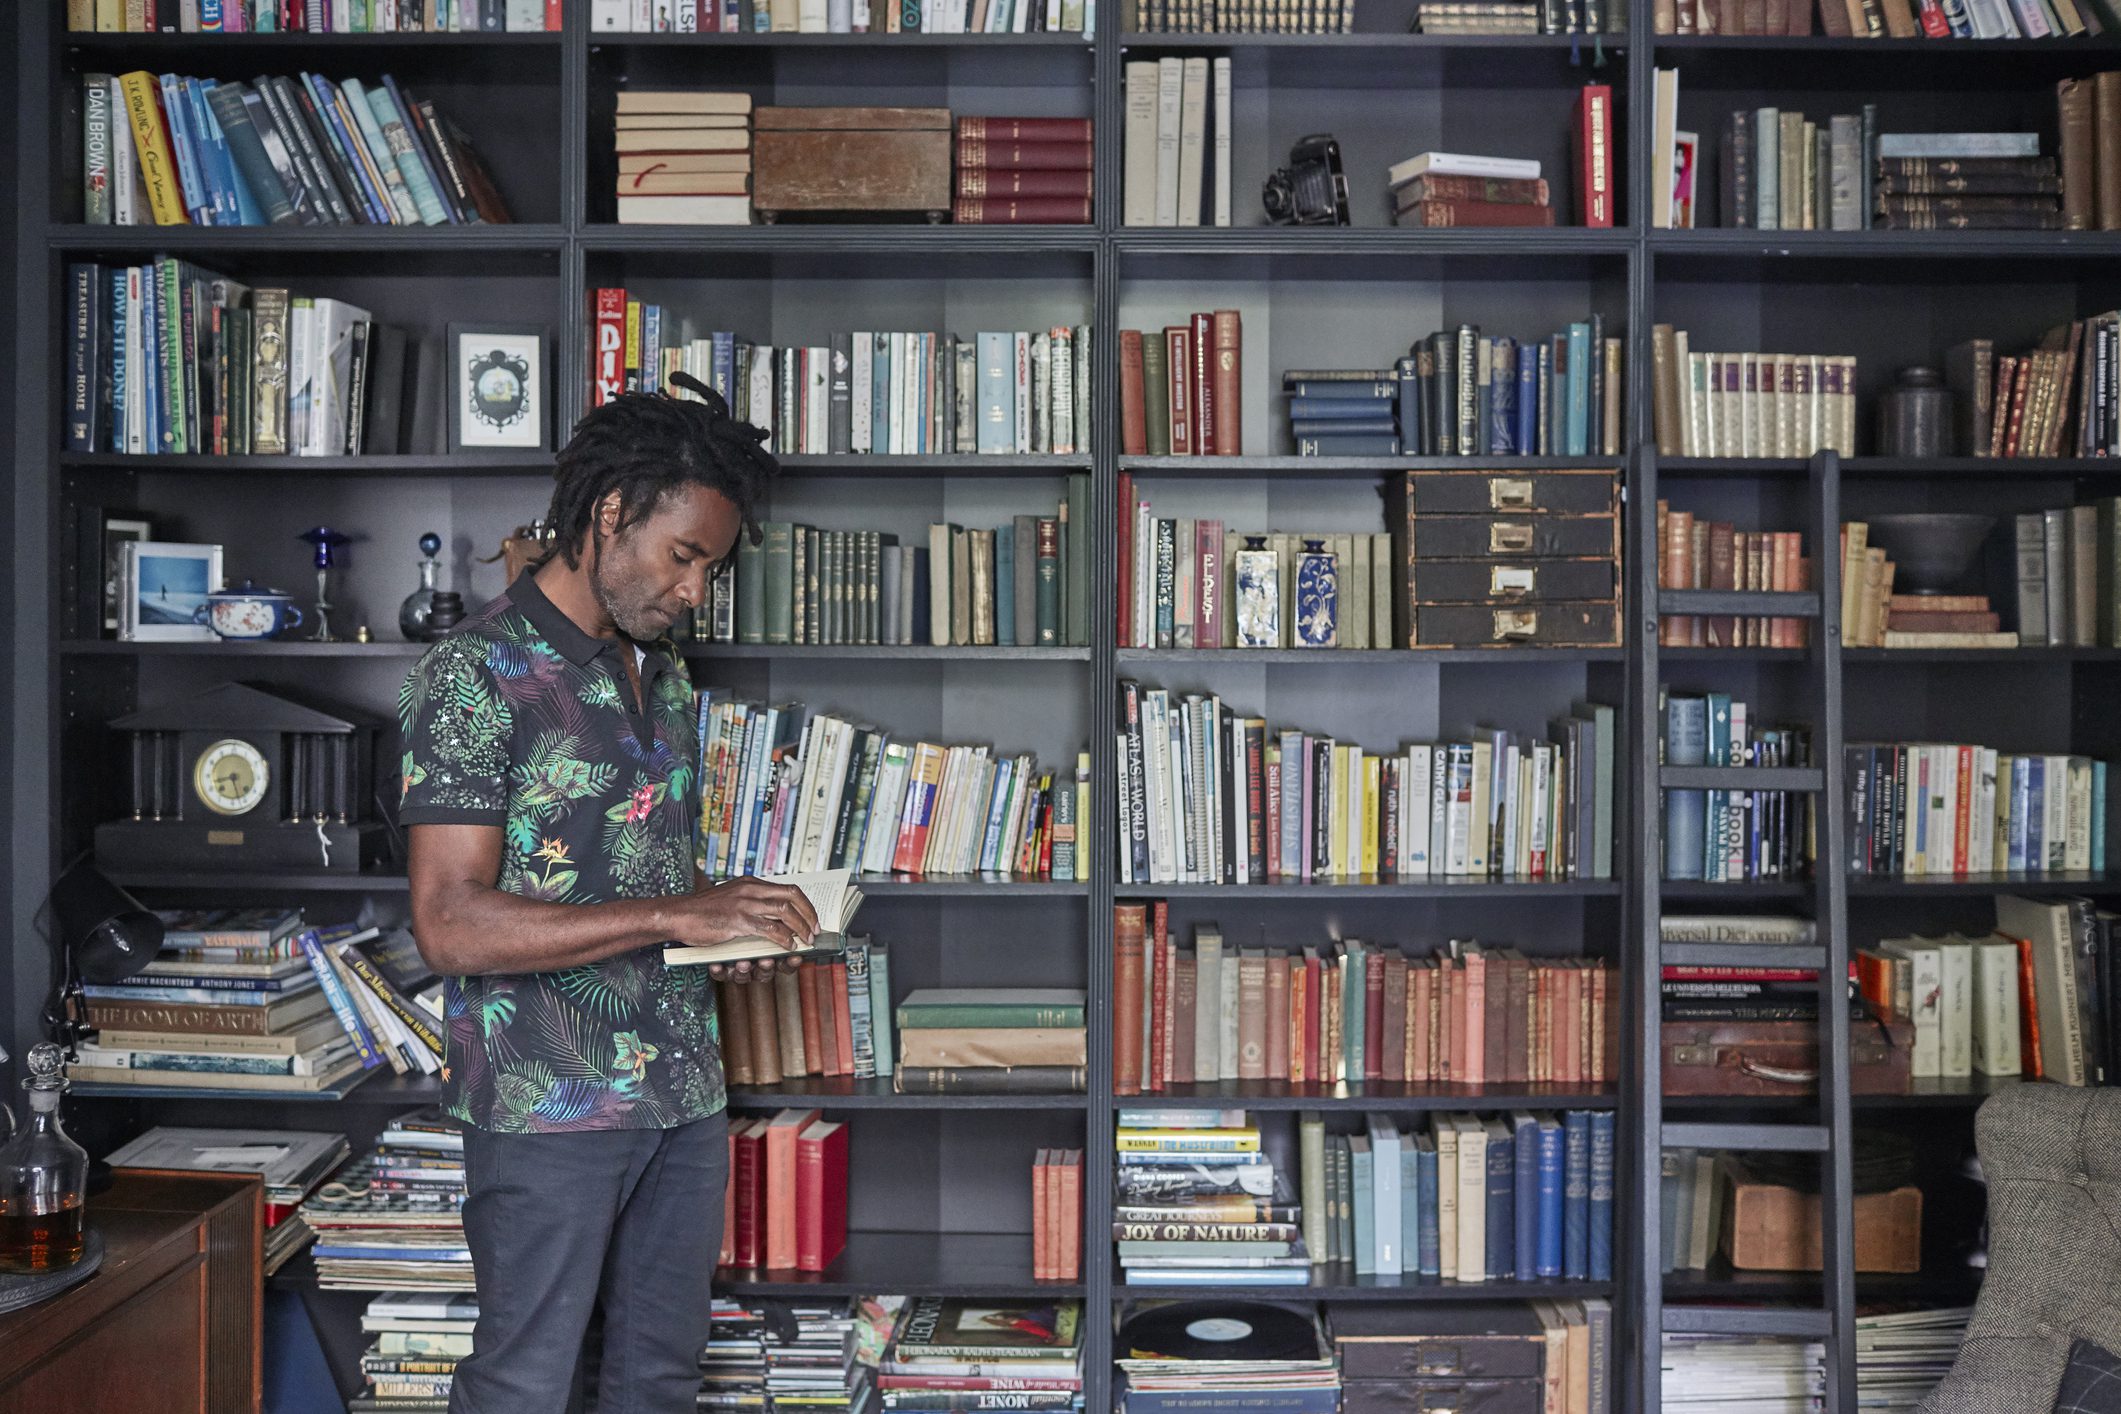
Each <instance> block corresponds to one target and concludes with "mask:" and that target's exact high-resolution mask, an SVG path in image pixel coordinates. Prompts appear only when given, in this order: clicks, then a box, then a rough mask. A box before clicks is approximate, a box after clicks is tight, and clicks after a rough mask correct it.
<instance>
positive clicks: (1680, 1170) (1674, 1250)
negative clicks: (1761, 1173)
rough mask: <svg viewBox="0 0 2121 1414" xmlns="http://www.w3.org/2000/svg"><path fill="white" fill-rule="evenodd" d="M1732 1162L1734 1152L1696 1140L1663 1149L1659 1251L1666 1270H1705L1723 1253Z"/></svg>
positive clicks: (1659, 1180)
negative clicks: (1702, 1145)
mask: <svg viewBox="0 0 2121 1414" xmlns="http://www.w3.org/2000/svg"><path fill="white" fill-rule="evenodd" d="M1731 1162H1732V1160H1731V1156H1730V1155H1728V1154H1723V1153H1718V1152H1716V1151H1715V1150H1713V1149H1702V1148H1698V1147H1695V1146H1692V1145H1674V1146H1670V1147H1667V1148H1665V1149H1663V1150H1661V1151H1659V1156H1658V1166H1657V1227H1658V1251H1659V1252H1661V1253H1663V1267H1664V1273H1665V1275H1666V1276H1670V1275H1671V1274H1672V1273H1673V1272H1675V1271H1700V1270H1702V1269H1704V1268H1706V1267H1707V1266H1708V1265H1709V1263H1710V1262H1712V1261H1714V1260H1715V1259H1716V1258H1717V1257H1718V1256H1719V1255H1720V1254H1722V1252H1723V1250H1724V1241H1723V1228H1724V1213H1725V1209H1726V1208H1727V1207H1728V1206H1729V1205H1728V1202H1727V1201H1726V1200H1727V1199H1728V1198H1729V1196H1730V1183H1731V1179H1730V1174H1729V1173H1728V1171H1727V1170H1728V1169H1729V1167H1730V1164H1731Z"/></svg>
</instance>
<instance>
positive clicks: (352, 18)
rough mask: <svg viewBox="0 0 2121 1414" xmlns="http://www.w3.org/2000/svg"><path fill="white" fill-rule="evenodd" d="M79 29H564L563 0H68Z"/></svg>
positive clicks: (69, 16) (71, 21) (71, 23)
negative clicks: (561, 10)
mask: <svg viewBox="0 0 2121 1414" xmlns="http://www.w3.org/2000/svg"><path fill="white" fill-rule="evenodd" d="M66 27H67V29H68V30H69V31H70V32H72V33H75V34H87V33H91V32H94V33H99V34H162V33H177V34H294V33H305V32H306V33H309V34H474V33H486V34H493V33H505V34H535V33H538V32H541V31H543V32H547V33H553V34H557V33H558V32H559V29H560V0H67V3H66Z"/></svg>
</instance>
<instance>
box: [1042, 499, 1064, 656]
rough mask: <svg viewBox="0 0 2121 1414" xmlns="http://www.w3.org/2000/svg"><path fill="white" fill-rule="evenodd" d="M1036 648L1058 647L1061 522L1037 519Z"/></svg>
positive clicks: (1051, 517)
mask: <svg viewBox="0 0 2121 1414" xmlns="http://www.w3.org/2000/svg"><path fill="white" fill-rule="evenodd" d="M1037 572H1038V584H1037V595H1038V621H1037V628H1038V640H1037V642H1038V646H1039V647H1041V648H1052V647H1054V646H1056V645H1058V644H1059V643H1060V612H1061V582H1060V579H1061V571H1060V521H1059V520H1057V519H1056V518H1054V517H1053V516H1040V517H1039V519H1038V562H1037Z"/></svg>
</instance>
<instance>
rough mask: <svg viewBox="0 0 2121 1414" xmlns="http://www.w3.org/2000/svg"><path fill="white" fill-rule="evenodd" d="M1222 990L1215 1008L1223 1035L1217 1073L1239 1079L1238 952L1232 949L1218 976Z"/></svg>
mask: <svg viewBox="0 0 2121 1414" xmlns="http://www.w3.org/2000/svg"><path fill="white" fill-rule="evenodd" d="M1216 980H1217V982H1218V983H1219V984H1220V988H1221V992H1222V1003H1221V1005H1219V1006H1218V1007H1216V1009H1215V1014H1216V1020H1217V1024H1218V1026H1219V1027H1220V1029H1221V1032H1222V1035H1221V1038H1220V1039H1219V1040H1217V1041H1216V1043H1215V1057H1216V1074H1217V1075H1218V1076H1220V1077H1221V1078H1222V1079H1224V1080H1235V1079H1237V1059H1238V1057H1237V1008H1238V996H1237V993H1238V988H1237V954H1236V952H1235V950H1234V949H1233V950H1230V951H1227V952H1225V953H1224V955H1223V965H1222V970H1221V972H1220V974H1219V975H1218V977H1217V979H1216Z"/></svg>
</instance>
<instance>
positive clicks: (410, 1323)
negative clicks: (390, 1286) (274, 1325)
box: [347, 1291, 479, 1414]
mask: <svg viewBox="0 0 2121 1414" xmlns="http://www.w3.org/2000/svg"><path fill="white" fill-rule="evenodd" d="M478 1320H479V1301H478V1298H477V1297H476V1296H472V1295H468V1294H463V1295H450V1294H447V1293H444V1292H430V1291H386V1292H384V1293H382V1294H381V1295H380V1296H377V1297H376V1298H375V1299H374V1300H372V1301H370V1302H369V1303H368V1309H367V1310H366V1311H364V1312H362V1313H361V1329H362V1331H363V1332H365V1333H367V1334H369V1335H373V1336H374V1337H375V1342H374V1343H373V1344H371V1345H370V1346H369V1347H368V1350H367V1352H366V1353H365V1354H363V1355H362V1356H361V1377H362V1378H363V1379H365V1380H366V1381H367V1382H368V1389H367V1392H366V1393H365V1394H362V1395H359V1396H356V1397H355V1398H354V1399H353V1400H352V1401H351V1402H350V1403H349V1404H348V1406H347V1407H348V1409H349V1410H351V1411H352V1414H369V1411H378V1414H380V1411H383V1410H393V1409H395V1410H415V1409H419V1410H428V1409H432V1410H438V1411H439V1410H446V1409H447V1408H448V1407H449V1388H450V1384H451V1382H452V1381H453V1380H454V1378H455V1377H456V1372H457V1362H458V1361H459V1360H462V1359H463V1358H464V1357H465V1356H467V1355H469V1354H471V1332H472V1327H474V1326H476V1325H477V1324H478Z"/></svg>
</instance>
